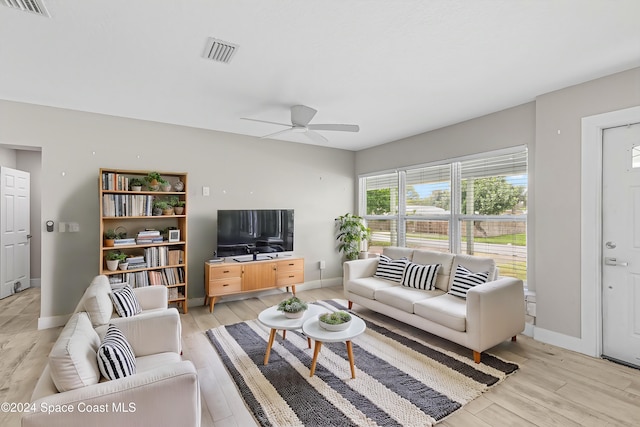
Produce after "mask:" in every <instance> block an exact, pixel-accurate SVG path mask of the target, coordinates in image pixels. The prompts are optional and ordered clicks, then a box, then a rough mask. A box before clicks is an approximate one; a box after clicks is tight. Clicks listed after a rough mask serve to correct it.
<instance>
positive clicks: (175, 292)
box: [168, 288, 184, 300]
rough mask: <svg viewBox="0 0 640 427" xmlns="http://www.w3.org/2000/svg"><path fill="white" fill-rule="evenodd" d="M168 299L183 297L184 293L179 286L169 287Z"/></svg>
mask: <svg viewBox="0 0 640 427" xmlns="http://www.w3.org/2000/svg"><path fill="white" fill-rule="evenodd" d="M168 291H169V299H170V300H176V299H182V298H184V294H183V293H182V292H180V288H169V289H168Z"/></svg>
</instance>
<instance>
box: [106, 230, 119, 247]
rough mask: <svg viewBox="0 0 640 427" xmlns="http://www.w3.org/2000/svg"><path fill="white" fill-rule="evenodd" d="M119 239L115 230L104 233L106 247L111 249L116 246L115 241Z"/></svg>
mask: <svg viewBox="0 0 640 427" xmlns="http://www.w3.org/2000/svg"><path fill="white" fill-rule="evenodd" d="M117 238H118V233H116V231H115V230H114V229H113V228H110V229H108V230H107V231H105V232H104V245H105V246H108V247H111V246H114V245H115V241H116V239H117Z"/></svg>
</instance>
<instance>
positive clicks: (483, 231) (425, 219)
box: [360, 148, 528, 280]
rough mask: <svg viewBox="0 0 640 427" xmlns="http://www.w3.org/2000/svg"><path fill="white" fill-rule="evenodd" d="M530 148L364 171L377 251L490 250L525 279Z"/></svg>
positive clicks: (365, 210)
mask: <svg viewBox="0 0 640 427" xmlns="http://www.w3.org/2000/svg"><path fill="white" fill-rule="evenodd" d="M527 184H528V178H527V152H526V150H524V149H522V148H519V149H517V150H505V151H503V152H501V153H488V154H485V155H481V156H474V157H473V158H469V159H461V160H456V161H451V162H447V163H444V164H438V165H425V166H422V167H417V168H407V169H401V170H398V171H394V172H388V173H384V174H380V175H372V176H367V177H362V178H360V189H361V191H360V200H361V211H360V214H361V215H362V216H364V217H365V218H366V219H367V224H368V226H369V228H371V232H372V238H371V242H370V245H369V250H370V251H371V252H378V253H380V252H382V248H383V247H384V246H390V245H393V246H405V247H410V248H421V249H429V250H436V251H442V252H452V253H462V254H470V255H476V256H485V257H490V258H493V259H495V260H496V264H497V266H498V268H499V269H500V274H501V275H505V276H513V277H518V278H520V279H522V280H526V274H527V237H526V236H527V234H526V228H527Z"/></svg>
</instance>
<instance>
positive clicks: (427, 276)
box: [401, 262, 440, 291]
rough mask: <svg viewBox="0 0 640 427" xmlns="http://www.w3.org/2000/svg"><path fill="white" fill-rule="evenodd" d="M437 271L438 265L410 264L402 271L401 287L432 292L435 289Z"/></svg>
mask: <svg viewBox="0 0 640 427" xmlns="http://www.w3.org/2000/svg"><path fill="white" fill-rule="evenodd" d="M439 269H440V264H434V265H420V264H415V263H413V262H410V263H409V264H407V268H406V269H405V270H404V276H403V277H402V283H401V285H402V286H406V287H409V288H416V289H422V290H426V291H432V290H434V289H435V279H436V276H437V275H438V270H439Z"/></svg>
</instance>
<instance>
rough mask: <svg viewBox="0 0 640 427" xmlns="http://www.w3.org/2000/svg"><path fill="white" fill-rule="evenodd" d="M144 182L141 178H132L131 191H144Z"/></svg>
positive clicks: (130, 182)
mask: <svg viewBox="0 0 640 427" xmlns="http://www.w3.org/2000/svg"><path fill="white" fill-rule="evenodd" d="M143 185H144V182H143V181H142V180H141V179H140V178H131V180H130V181H129V188H130V189H131V191H142V186H143Z"/></svg>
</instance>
